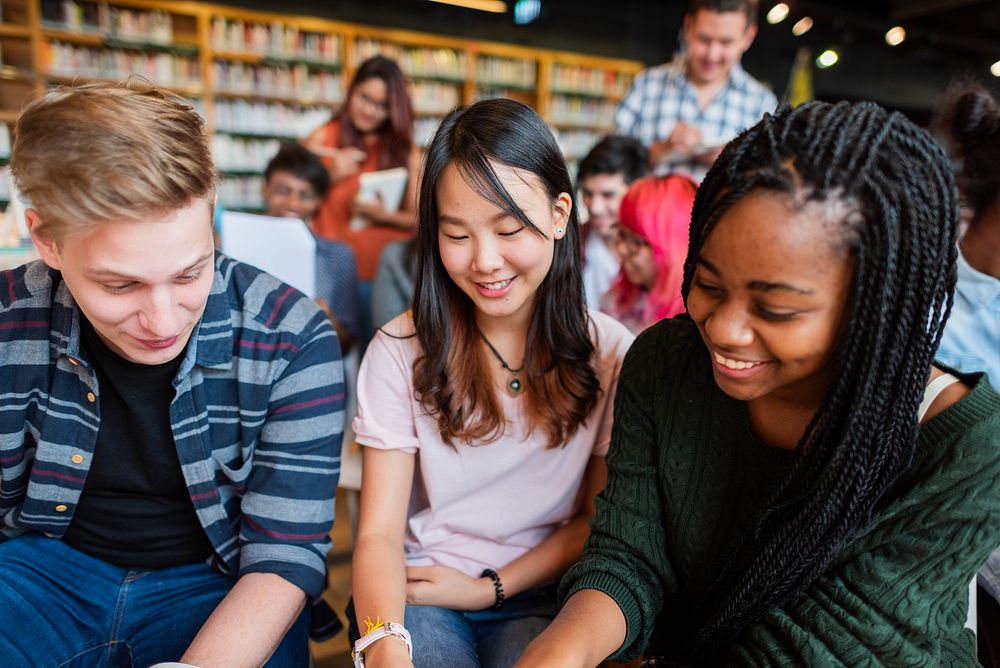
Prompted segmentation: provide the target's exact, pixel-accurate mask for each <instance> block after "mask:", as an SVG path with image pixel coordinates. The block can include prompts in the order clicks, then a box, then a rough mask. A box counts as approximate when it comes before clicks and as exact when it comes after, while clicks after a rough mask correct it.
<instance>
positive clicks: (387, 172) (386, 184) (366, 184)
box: [351, 167, 410, 230]
mask: <svg viewBox="0 0 1000 668" xmlns="http://www.w3.org/2000/svg"><path fill="white" fill-rule="evenodd" d="M409 176H410V172H409V170H407V169H406V167H393V168H392V169H383V170H380V171H377V172H364V173H362V174H361V175H360V176H359V177H358V194H357V200H358V201H359V202H375V201H377V200H382V206H383V207H385V210H386V211H389V212H392V213H395V212H396V211H399V205H400V204H402V203H403V193H404V192H405V191H406V180H407V179H408V178H409ZM366 225H367V223H366V222H365V219H364V218H361V217H360V216H355V217H354V218H352V219H351V229H355V230H356V229H360V228H362V227H365V226H366Z"/></svg>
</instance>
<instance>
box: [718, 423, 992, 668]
mask: <svg viewBox="0 0 1000 668" xmlns="http://www.w3.org/2000/svg"><path fill="white" fill-rule="evenodd" d="M932 422H933V421H932ZM938 426H940V425H938ZM949 440H950V441H951V442H950V443H949V442H948V441H949ZM925 447H928V448H929V449H930V450H931V451H932V452H931V455H930V456H929V457H928V458H927V459H926V461H925V462H924V463H923V464H921V465H920V467H919V468H920V471H919V472H918V474H917V475H916V481H915V482H913V479H912V478H911V480H910V481H907V483H906V484H907V491H906V493H905V494H904V495H902V496H901V497H900V498H898V499H896V500H894V501H893V502H892V503H890V504H888V505H887V506H886V507H885V508H883V509H882V510H881V511H879V512H878V514H877V515H876V516H875V517H874V518H873V522H872V524H871V526H870V528H869V529H868V530H866V531H865V532H864V533H863V534H862V535H861V536H859V537H857V538H855V539H854V541H853V542H852V543H851V545H849V546H848V548H847V549H846V550H845V552H844V555H843V557H842V558H841V559H839V560H838V561H837V562H836V563H835V565H834V567H833V568H832V569H830V570H829V571H828V572H827V573H826V574H824V575H823V576H822V577H820V578H819V579H817V580H816V581H815V582H814V583H813V584H812V585H811V586H810V587H809V588H808V589H806V590H805V591H804V592H803V593H802V594H800V595H799V596H798V597H797V598H796V599H795V600H793V601H791V602H790V603H787V604H785V605H784V606H782V607H781V608H778V609H775V610H772V611H771V612H770V613H768V614H767V615H766V616H765V617H764V618H763V619H762V620H761V621H759V622H758V623H756V624H755V625H754V626H752V627H750V628H749V629H747V630H746V631H745V632H744V634H743V635H742V636H741V638H740V640H739V642H738V643H737V645H736V646H735V647H734V650H733V654H732V656H731V659H732V660H731V661H730V663H732V664H734V665H745V666H763V665H767V666H777V665H816V666H819V665H822V666H841V665H845V666H867V665H883V664H889V665H905V666H938V665H946V666H975V665H978V663H977V662H976V650H975V638H974V636H973V634H972V632H971V631H969V630H968V629H965V628H964V624H965V620H966V614H967V609H968V589H969V582H970V581H971V580H972V578H973V577H974V576H975V573H976V570H977V569H978V568H979V567H980V566H981V565H982V563H983V562H984V561H985V560H986V558H987V556H988V555H989V553H990V551H991V550H992V549H993V548H994V547H995V546H996V545H997V544H998V543H1000V456H998V452H1000V417H998V415H997V414H996V413H994V414H993V416H992V418H989V419H986V420H984V421H982V422H980V423H979V424H978V425H976V426H975V427H973V428H972V429H971V430H968V431H965V432H964V433H956V434H955V436H954V437H953V438H950V439H943V440H938V439H933V440H929V442H928V443H925ZM890 659H891V660H890Z"/></svg>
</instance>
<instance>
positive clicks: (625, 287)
mask: <svg viewBox="0 0 1000 668" xmlns="http://www.w3.org/2000/svg"><path fill="white" fill-rule="evenodd" d="M696 188H697V186H696V185H695V184H694V182H693V181H691V180H690V179H688V178H687V177H684V176H679V175H673V176H667V177H647V178H644V179H639V180H638V181H636V182H634V183H633V184H632V185H631V186H630V187H629V189H628V192H627V193H626V194H625V197H624V198H623V199H622V203H621V208H620V210H619V222H618V224H617V225H615V227H614V231H613V237H612V238H613V242H612V248H613V249H614V251H615V253H616V254H617V255H618V257H619V259H620V260H621V269H620V271H619V272H618V276H617V277H616V278H615V280H614V282H613V283H612V284H611V288H610V289H609V290H608V291H607V292H606V293H604V296H603V297H602V298H601V311H603V312H604V313H607V314H608V315H610V316H612V317H613V318H615V319H617V320H618V321H619V322H621V323H622V324H624V325H625V326H626V327H628V328H629V329H630V330H631V331H632V332H633V333H635V334H638V333H639V332H641V331H642V330H644V329H646V328H647V327H649V326H650V325H652V324H653V323H655V322H657V321H659V320H662V319H663V318H670V317H673V316H674V315H676V314H678V313H681V312H683V311H684V302H683V300H682V299H681V278H682V276H683V273H684V258H685V256H686V255H687V244H688V227H689V226H690V224H691V205H692V204H693V203H694V194H695V190H696Z"/></svg>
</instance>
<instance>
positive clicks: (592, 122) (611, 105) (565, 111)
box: [549, 95, 617, 127]
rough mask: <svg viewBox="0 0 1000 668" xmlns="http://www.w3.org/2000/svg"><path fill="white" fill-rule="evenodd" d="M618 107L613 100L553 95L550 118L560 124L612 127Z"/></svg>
mask: <svg viewBox="0 0 1000 668" xmlns="http://www.w3.org/2000/svg"><path fill="white" fill-rule="evenodd" d="M616 108H617V104H616V103H615V102H613V101H611V100H593V99H585V98H579V97H567V96H565V95H553V96H552V101H551V111H550V119H549V120H550V121H551V122H552V123H555V124H558V125H586V126H590V127H610V126H612V125H614V121H615V109H616Z"/></svg>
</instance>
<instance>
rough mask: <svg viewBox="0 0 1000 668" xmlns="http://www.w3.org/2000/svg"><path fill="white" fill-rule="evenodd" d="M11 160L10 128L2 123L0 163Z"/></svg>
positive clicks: (0, 129)
mask: <svg viewBox="0 0 1000 668" xmlns="http://www.w3.org/2000/svg"><path fill="white" fill-rule="evenodd" d="M6 160H10V128H8V127H7V124H6V123H0V161H6Z"/></svg>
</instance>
